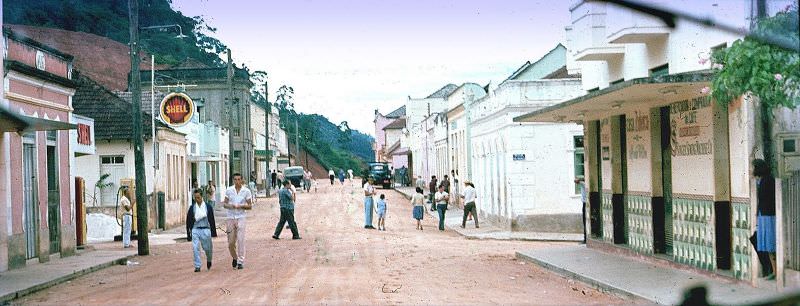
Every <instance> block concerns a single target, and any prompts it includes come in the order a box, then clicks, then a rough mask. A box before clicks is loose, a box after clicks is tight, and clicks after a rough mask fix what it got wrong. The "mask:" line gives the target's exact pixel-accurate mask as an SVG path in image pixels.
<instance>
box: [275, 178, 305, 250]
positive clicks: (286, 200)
mask: <svg viewBox="0 0 800 306" xmlns="http://www.w3.org/2000/svg"><path fill="white" fill-rule="evenodd" d="M291 186H292V182H290V181H288V180H287V181H285V182H283V188H281V190H278V201H279V203H280V205H281V219H280V221H278V226H276V227H275V234H273V235H272V239H276V240H277V239H280V237H281V231H283V226H284V225H285V224H286V222H289V229H290V230H291V231H292V239H301V238H300V233H298V232H297V223H295V222H294V202H295V201H297V192H296V191H295V190H294V189H292V187H291Z"/></svg>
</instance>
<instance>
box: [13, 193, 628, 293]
mask: <svg viewBox="0 0 800 306" xmlns="http://www.w3.org/2000/svg"><path fill="white" fill-rule="evenodd" d="M346 184H348V183H347V182H346ZM354 184H355V185H356V186H354V187H351V186H349V185H345V186H340V185H338V182H337V185H335V186H330V185H328V184H327V182H326V181H323V180H320V181H319V189H318V191H317V192H316V193H314V192H313V191H312V193H310V194H305V193H300V195H299V197H298V202H297V207H296V210H295V216H296V217H297V219H298V226H299V228H300V233H301V236H302V237H303V239H302V240H291V239H290V238H291V233H290V232H289V231H288V230H284V232H283V234H282V237H281V238H282V239H281V240H273V239H272V238H270V236H271V235H272V232H273V230H274V228H275V224H276V223H277V220H278V216H279V212H278V205H277V199H276V198H275V197H272V198H270V199H264V198H260V199H258V201H257V206H256V207H255V208H254V210H253V211H252V212H250V214H249V216H248V223H247V258H246V261H245V268H244V270H233V269H231V266H230V263H231V257H230V255H229V253H228V250H227V244H226V239H225V233H224V232H222V231H220V236H219V237H217V238H215V239H214V266H213V267H212V269H211V270H210V271H206V269H205V267H203V270H202V272H200V273H195V272H193V266H192V252H191V243H189V242H180V243H177V244H172V245H161V246H153V247H152V248H151V253H152V256H147V257H137V258H135V259H134V260H135V261H138V262H139V264H138V265H129V266H114V267H112V268H108V269H104V270H101V271H98V272H95V273H92V274H89V275H87V276H84V277H81V278H78V279H75V280H73V281H71V282H69V283H65V284H61V285H59V286H56V287H52V288H49V289H47V290H45V291H42V292H39V293H37V294H34V295H31V296H27V297H24V298H22V299H19V300H16V301H14V303H20V304H60V305H76V304H84V305H85V304H119V305H128V304H161V305H164V304H170V305H174V304H211V305H222V304H228V305H241V304H354V303H355V304H371V305H373V304H433V305H442V304H457V305H464V304H581V305H585V304H618V303H630V302H631V301H625V300H621V299H619V298H617V297H614V296H609V295H607V294H604V293H600V292H598V291H596V290H594V289H590V288H589V287H587V286H584V285H583V284H581V283H575V282H572V281H570V280H568V279H566V278H563V277H561V276H558V275H555V274H552V273H550V272H548V271H546V270H544V269H541V268H539V267H536V266H534V265H532V264H530V263H526V262H522V261H520V260H517V259H515V257H514V252H515V251H516V250H519V249H531V248H547V247H551V246H553V245H556V244H555V243H533V242H516V241H484V240H467V239H464V238H463V237H461V236H458V235H457V234H456V233H453V232H450V231H445V232H443V233H442V232H439V231H438V230H436V225H435V223H434V221H433V220H432V219H430V218H429V216H428V215H426V219H425V222H424V226H425V229H424V230H423V231H418V230H415V224H414V221H413V219H412V218H411V206H410V204H409V203H408V201H406V200H405V199H404V198H403V197H402V196H400V195H399V194H398V193H396V192H395V191H392V190H381V189H379V190H378V192H379V193H384V194H386V196H387V198H388V203H389V204H388V217H387V221H386V227H387V231H385V232H383V231H378V230H368V229H364V228H363V215H364V211H363V203H362V196H361V194H362V193H361V192H360V188H359V186H358V185H359V184H358V183H355V182H354ZM222 216H224V214H222ZM220 217H221V216H218V225H223V224H224V221H222V220H220V219H222V218H220ZM375 224H377V218H376V219H375Z"/></svg>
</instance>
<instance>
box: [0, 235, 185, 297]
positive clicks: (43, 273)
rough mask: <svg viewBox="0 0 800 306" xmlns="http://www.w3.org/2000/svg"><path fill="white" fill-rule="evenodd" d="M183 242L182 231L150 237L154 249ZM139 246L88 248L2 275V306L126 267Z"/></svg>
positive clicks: (114, 245)
mask: <svg viewBox="0 0 800 306" xmlns="http://www.w3.org/2000/svg"><path fill="white" fill-rule="evenodd" d="M184 241H186V230H185V229H184V228H183V227H176V228H173V229H170V230H167V231H163V232H160V233H151V234H150V236H149V243H150V247H151V248H152V247H153V246H156V245H165V244H174V243H178V242H184ZM136 243H138V241H136V240H134V241H133V246H134V247H132V248H128V249H123V248H122V243H121V242H108V243H98V244H89V246H88V249H85V250H78V251H77V252H76V253H75V255H74V256H69V257H64V258H59V257H58V256H57V255H53V256H51V259H50V261H49V262H46V263H38V262H34V263H33V264H29V265H28V266H26V267H24V268H21V269H15V270H9V271H5V272H0V305H5V304H7V303H8V302H10V301H11V300H14V299H16V298H19V297H22V296H25V295H29V294H32V293H34V292H37V291H40V290H44V289H47V288H49V287H52V286H55V285H58V284H61V283H63V282H66V281H69V280H72V279H75V278H78V277H80V276H83V275H86V274H89V273H92V272H95V271H98V270H101V269H104V268H108V267H111V266H113V265H116V264H120V265H125V264H126V263H127V262H128V261H129V260H131V259H132V258H134V257H135V256H136V254H137V250H136V247H135V246H136Z"/></svg>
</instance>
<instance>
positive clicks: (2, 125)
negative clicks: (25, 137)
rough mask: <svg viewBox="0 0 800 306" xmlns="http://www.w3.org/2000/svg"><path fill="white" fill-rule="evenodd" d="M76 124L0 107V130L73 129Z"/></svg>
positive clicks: (20, 131) (21, 131) (22, 131)
mask: <svg viewBox="0 0 800 306" xmlns="http://www.w3.org/2000/svg"><path fill="white" fill-rule="evenodd" d="M77 128H78V125H76V124H72V123H68V122H61V121H55V120H48V119H41V118H35V117H28V116H24V115H19V114H14V113H13V112H11V111H9V110H8V109H6V108H5V107H0V132H18V133H24V132H31V131H55V130H74V129H77Z"/></svg>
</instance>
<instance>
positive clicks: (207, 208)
mask: <svg viewBox="0 0 800 306" xmlns="http://www.w3.org/2000/svg"><path fill="white" fill-rule="evenodd" d="M282 184H283V188H281V189H280V190H279V191H278V199H279V203H280V219H279V221H278V225H277V227H276V228H275V233H274V234H273V235H272V238H274V239H280V234H281V231H282V229H283V226H284V225H285V224H286V223H287V222H288V224H289V228H290V229H291V231H292V239H301V237H300V234H299V232H298V230H297V223H296V222H295V220H294V204H295V201H296V200H297V191H296V190H295V188H294V186H293V185H292V183H291V182H290V181H288V180H284V181H283V182H282ZM212 196H213V195H212ZM224 197H225V198H224V200H223V202H222V203H223V207H224V208H225V209H226V214H227V228H226V230H225V232H226V233H227V240H228V251H229V252H230V254H231V258H232V260H231V267H233V268H234V269H243V268H244V260H245V252H246V249H245V235H246V224H247V222H246V221H247V212H248V211H249V210H252V209H253V199H254V197H253V193H252V191H251V190H250V189H249V188H248V187H246V186H245V185H244V180H243V179H242V175H241V174H239V173H235V174H233V185H232V186H230V187H228V188H227V189H226V190H225V195H224ZM186 236H187V239H188V240H190V241H191V242H192V251H193V252H192V255H193V259H194V261H193V263H194V271H195V272H200V270H201V266H202V262H201V249H202V251H203V253H205V257H206V269H209V270H210V269H211V263H212V258H213V246H212V243H211V238H212V237H216V236H217V226H216V220H215V218H214V207H213V205H210V203H206V201H205V200H204V198H203V190H202V189H199V188H196V189H194V190H193V191H192V205H191V206H190V207H189V210H188V211H187V214H186Z"/></svg>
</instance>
